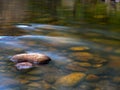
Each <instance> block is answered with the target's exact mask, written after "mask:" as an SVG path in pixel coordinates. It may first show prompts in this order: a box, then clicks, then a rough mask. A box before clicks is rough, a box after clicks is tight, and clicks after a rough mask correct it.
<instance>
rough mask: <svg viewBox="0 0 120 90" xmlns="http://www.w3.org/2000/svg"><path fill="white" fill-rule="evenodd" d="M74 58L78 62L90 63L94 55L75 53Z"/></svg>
mask: <svg viewBox="0 0 120 90" xmlns="http://www.w3.org/2000/svg"><path fill="white" fill-rule="evenodd" d="M72 56H74V57H75V58H77V60H79V61H85V62H86V61H89V60H90V59H93V55H92V54H91V53H88V52H74V53H73V54H72Z"/></svg>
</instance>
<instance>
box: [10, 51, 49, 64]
mask: <svg viewBox="0 0 120 90" xmlns="http://www.w3.org/2000/svg"><path fill="white" fill-rule="evenodd" d="M10 60H11V61H12V62H15V63H20V62H30V63H33V64H47V63H48V62H49V61H50V60H51V59H50V58H49V57H48V56H46V55H44V54H39V53H23V54H17V55H14V56H13V57H12V58H11V59H10Z"/></svg>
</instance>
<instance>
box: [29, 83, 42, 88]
mask: <svg viewBox="0 0 120 90" xmlns="http://www.w3.org/2000/svg"><path fill="white" fill-rule="evenodd" d="M28 86H30V87H41V84H40V83H37V82H32V83H30V84H28Z"/></svg>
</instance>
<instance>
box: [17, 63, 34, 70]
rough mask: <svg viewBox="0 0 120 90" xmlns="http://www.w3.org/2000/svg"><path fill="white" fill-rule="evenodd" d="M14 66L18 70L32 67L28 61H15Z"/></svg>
mask: <svg viewBox="0 0 120 90" xmlns="http://www.w3.org/2000/svg"><path fill="white" fill-rule="evenodd" d="M15 66H16V68H17V69H18V70H22V69H30V68H32V67H33V65H32V63H29V62H21V63H17V64H16V65H15Z"/></svg>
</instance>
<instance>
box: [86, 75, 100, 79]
mask: <svg viewBox="0 0 120 90" xmlns="http://www.w3.org/2000/svg"><path fill="white" fill-rule="evenodd" d="M86 80H87V81H97V80H99V77H98V76H96V75H94V74H89V75H88V76H87V77H86Z"/></svg>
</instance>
